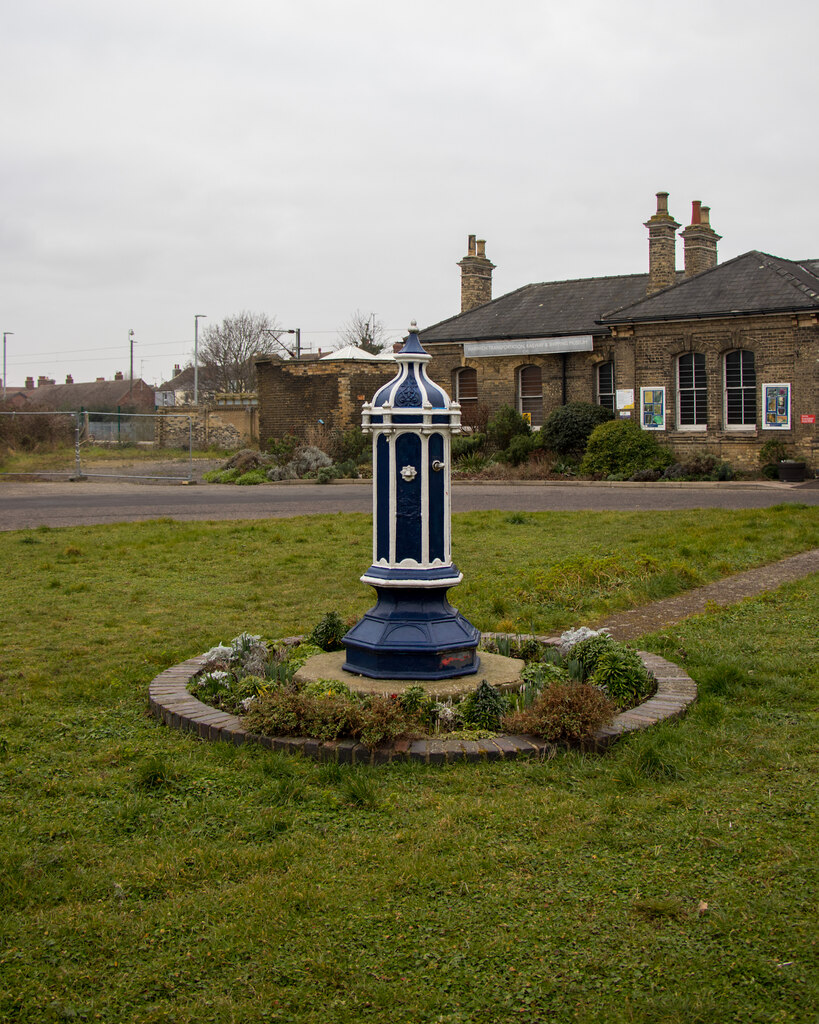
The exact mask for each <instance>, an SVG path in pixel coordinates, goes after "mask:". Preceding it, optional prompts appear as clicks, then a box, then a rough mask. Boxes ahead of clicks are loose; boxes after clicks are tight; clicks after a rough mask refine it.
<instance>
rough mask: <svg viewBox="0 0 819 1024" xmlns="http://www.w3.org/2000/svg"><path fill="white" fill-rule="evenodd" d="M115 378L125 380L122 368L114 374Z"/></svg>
mask: <svg viewBox="0 0 819 1024" xmlns="http://www.w3.org/2000/svg"><path fill="white" fill-rule="evenodd" d="M114 380H125V377H124V376H123V374H122V370H117V372H116V373H115V374H114Z"/></svg>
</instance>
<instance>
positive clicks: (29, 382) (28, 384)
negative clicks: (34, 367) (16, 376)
mask: <svg viewBox="0 0 819 1024" xmlns="http://www.w3.org/2000/svg"><path fill="white" fill-rule="evenodd" d="M33 387H34V378H33V377H26V390H27V391H31V390H32V388H33Z"/></svg>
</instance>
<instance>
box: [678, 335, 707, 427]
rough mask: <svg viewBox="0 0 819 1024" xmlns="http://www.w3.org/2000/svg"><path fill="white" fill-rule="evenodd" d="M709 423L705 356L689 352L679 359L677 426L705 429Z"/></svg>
mask: <svg viewBox="0 0 819 1024" xmlns="http://www.w3.org/2000/svg"><path fill="white" fill-rule="evenodd" d="M707 423H708V385H707V382H706V377H705V356H704V355H703V354H702V353H701V352H687V353H686V354H685V355H684V356H680V358H679V359H678V360H677V426H678V427H688V428H689V429H697V428H699V429H701V430H704V429H705V427H706V424H707Z"/></svg>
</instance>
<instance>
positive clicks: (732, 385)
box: [725, 349, 756, 430]
mask: <svg viewBox="0 0 819 1024" xmlns="http://www.w3.org/2000/svg"><path fill="white" fill-rule="evenodd" d="M725 426H726V427H727V428H728V429H729V430H741V429H742V428H743V427H744V428H746V429H751V428H752V427H755V426H756V365H755V361H754V354H753V352H747V351H745V350H744V349H737V350H736V351H735V352H726V353H725Z"/></svg>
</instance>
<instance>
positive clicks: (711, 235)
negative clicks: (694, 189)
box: [680, 200, 720, 277]
mask: <svg viewBox="0 0 819 1024" xmlns="http://www.w3.org/2000/svg"><path fill="white" fill-rule="evenodd" d="M680 235H681V236H682V240H683V244H684V246H685V276H686V277H694V276H695V275H696V274H701V273H702V272H703V271H704V270H710V269H711V268H712V267H715V266H716V265H717V242H718V241H719V240H720V235H718V234H717V233H716V231H714V230H713V228H712V227H711V210H710V208H709V207H707V206H703V205H702V203H701V202H699V200H698V201H696V202H695V203H693V204H692V210H691V223H690V224H689V225H688V227H687V228H686V229H685V231H681V232H680Z"/></svg>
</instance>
